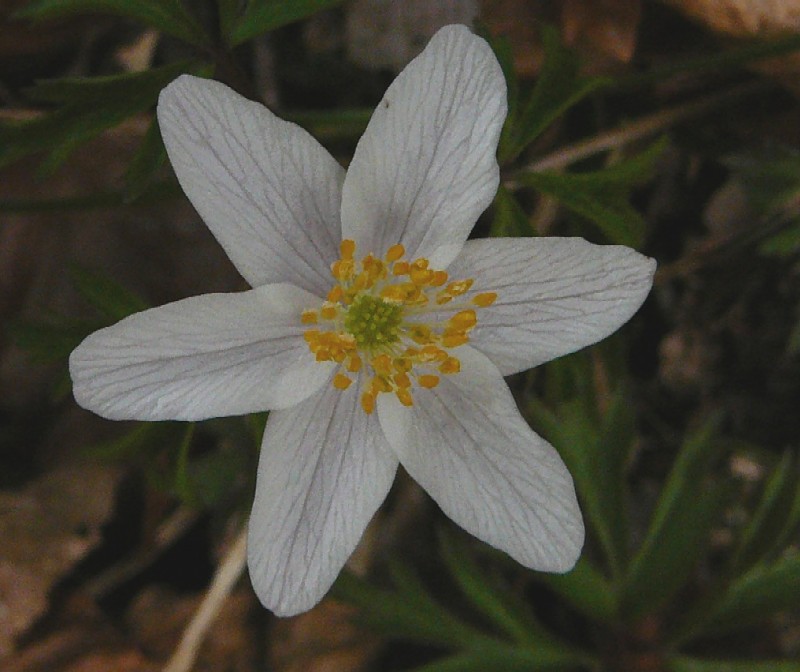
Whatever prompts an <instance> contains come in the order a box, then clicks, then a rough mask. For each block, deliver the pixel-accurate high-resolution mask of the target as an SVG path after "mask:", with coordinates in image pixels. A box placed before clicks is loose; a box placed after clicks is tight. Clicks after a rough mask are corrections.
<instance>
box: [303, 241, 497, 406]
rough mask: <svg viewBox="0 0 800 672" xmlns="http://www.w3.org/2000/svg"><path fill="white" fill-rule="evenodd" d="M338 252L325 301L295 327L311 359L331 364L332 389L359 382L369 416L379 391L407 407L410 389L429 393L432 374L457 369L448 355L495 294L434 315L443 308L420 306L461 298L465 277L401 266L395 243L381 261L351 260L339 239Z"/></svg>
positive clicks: (407, 263) (405, 262) (349, 245)
mask: <svg viewBox="0 0 800 672" xmlns="http://www.w3.org/2000/svg"><path fill="white" fill-rule="evenodd" d="M340 252H341V258H340V259H338V260H336V261H335V262H334V263H333V264H331V274H332V276H333V279H334V283H333V286H332V287H331V289H330V291H329V292H328V294H327V297H326V299H327V300H326V301H324V302H322V304H321V305H320V306H319V307H318V308H317V309H316V310H303V311H302V312H301V314H300V320H301V323H302V324H304V325H309V326H311V328H309V329H307V330H306V331H305V333H304V334H303V338H304V339H305V341H306V343H307V344H308V348H309V350H310V351H311V353H312V354H313V355H314V357H315V358H316V360H317V361H320V362H335V363H336V364H337V365H338V370H337V371H336V373H335V374H334V376H333V380H332V385H333V387H334V388H335V389H337V390H346V389H348V388H349V387H350V386H351V385H352V383H353V380H354V377H355V375H365V376H367V379H366V382H364V383H362V389H363V392H362V393H361V397H360V401H361V407H362V409H363V410H364V412H365V413H367V414H370V413H373V412H374V411H375V404H376V403H377V398H378V395H380V394H386V393H394V394H395V396H396V397H397V399H398V401H399V402H400V403H401V404H403V405H405V406H412V405H413V403H414V400H413V391H414V388H421V389H432V388H434V387H436V386H437V385H439V383H440V381H441V378H440V376H442V375H453V374H457V373H458V372H459V371H460V370H461V362H460V361H459V359H458V357H455V356H453V355H452V354H451V353H450V349H451V348H457V347H459V346H461V345H464V344H465V343H468V342H469V340H470V339H469V334H470V332H471V330H472V329H473V328H474V327H475V326H476V324H477V323H478V312H477V310H476V309H478V310H479V309H480V308H484V307H486V306H489V305H491V304H492V303H493V302H494V301H495V300H496V299H497V294H496V293H495V292H483V293H481V294H476V295H474V296H473V297H471V299H470V300H469V302H468V303H467V305H465V302H464V301H463V300H458V301H455V303H454V304H453V308H452V310H451V311H449V312H450V314H449V315H446V316H445V317H442V315H443V313H444V312H445V311H446V310H447V309H446V308H437V309H436V310H428V309H427V308H426V307H427V306H429V305H433V304H434V303H435V305H436V306H445V305H446V304H448V303H450V302H451V301H453V300H454V299H456V298H457V297H460V296H461V295H463V294H465V293H466V292H467V291H469V290H470V288H471V287H472V284H473V280H472V279H471V278H465V279H456V280H451V279H450V277H449V275H448V273H447V272H446V271H443V270H437V269H434V268H430V262H429V260H428V259H425V258H424V257H419V258H416V259H410V260H409V259H407V258H405V248H404V247H403V245H400V244H398V245H392V246H391V247H390V248H389V249H388V250H386V253H385V254H384V255H383V257H377V256H375V255H374V254H371V253H370V254H366V255H365V256H363V257H361V258H360V260H357V259H356V258H355V252H356V244H355V242H354V241H352V240H343V241H342V243H341V245H340ZM470 305H471V306H473V307H469V306H470ZM420 369H421V370H422V371H420ZM362 370H363V374H362V373H361V372H362ZM354 374H355V375H354Z"/></svg>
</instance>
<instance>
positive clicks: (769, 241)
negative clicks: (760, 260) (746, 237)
mask: <svg viewBox="0 0 800 672" xmlns="http://www.w3.org/2000/svg"><path fill="white" fill-rule="evenodd" d="M758 251H759V252H761V254H763V255H766V256H775V257H789V256H792V255H795V254H797V253H798V252H800V219H797V218H794V219H790V220H787V222H786V224H785V225H784V226H783V227H782V228H781V230H780V231H778V232H777V233H776V234H774V235H772V236H769V237H768V238H766V239H764V240H763V241H762V242H761V244H760V245H759V246H758Z"/></svg>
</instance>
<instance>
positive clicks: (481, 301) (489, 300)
mask: <svg viewBox="0 0 800 672" xmlns="http://www.w3.org/2000/svg"><path fill="white" fill-rule="evenodd" d="M496 300H497V292H484V293H483V294H476V295H475V296H473V297H472V303H474V304H475V305H476V306H480V307H481V308H486V306H491V305H492V304H493V303H494V302H495V301H496Z"/></svg>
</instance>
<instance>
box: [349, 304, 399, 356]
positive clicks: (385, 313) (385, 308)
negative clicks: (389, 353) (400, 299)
mask: <svg viewBox="0 0 800 672" xmlns="http://www.w3.org/2000/svg"><path fill="white" fill-rule="evenodd" d="M402 322H403V309H402V308H401V307H400V305H399V304H396V303H389V302H388V301H384V300H383V299H380V298H378V297H376V296H372V295H371V294H361V295H359V296H356V297H355V299H353V303H351V304H350V307H349V308H348V310H347V313H346V314H345V316H344V328H345V331H346V332H347V333H348V334H351V335H352V336H353V338H354V339H355V340H356V346H358V347H359V348H363V349H367V350H369V349H375V348H376V347H378V346H383V345H391V344H392V343H396V342H397V341H398V340H399V339H400V325H401V324H402Z"/></svg>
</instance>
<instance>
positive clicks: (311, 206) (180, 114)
mask: <svg viewBox="0 0 800 672" xmlns="http://www.w3.org/2000/svg"><path fill="white" fill-rule="evenodd" d="M158 123H159V126H160V127H161V134H162V136H163V137H164V144H165V145H166V147H167V152H168V153H169V158H170V161H171V162H172V167H173V168H174V169H175V174H176V175H177V176H178V180H179V182H180V183H181V187H183V190H184V191H185V192H186V195H187V196H188V197H189V200H191V202H192V204H193V205H194V207H195V208H196V209H197V211H198V212H199V213H200V216H201V217H202V218H203V220H204V221H205V223H206V224H207V225H208V227H209V228H210V229H211V231H212V233H213V234H214V235H215V236H216V237H217V240H219V242H220V243H221V244H222V246H223V247H224V248H225V251H226V252H227V254H228V256H229V257H230V258H231V261H233V263H234V264H235V265H236V268H237V269H239V272H240V273H241V274H242V276H243V277H244V278H245V280H247V282H249V283H250V285H252V286H253V287H257V286H259V285H265V284H268V283H272V282H291V283H292V284H294V285H297V286H298V287H302V288H304V289H307V290H309V291H312V292H315V293H317V294H322V295H324V294H325V293H326V292H327V291H328V289H330V284H331V281H330V270H329V268H330V264H331V262H333V261H335V260H336V259H337V258H338V256H339V241H340V231H341V227H340V224H339V212H340V201H341V185H342V181H343V179H344V170H343V169H342V168H341V166H339V164H338V163H336V161H335V160H334V159H333V158H332V157H331V156H330V154H328V152H327V151H325V149H323V147H322V146H321V145H320V144H319V143H318V142H317V141H316V140H314V138H312V137H311V136H310V135H309V134H308V133H306V132H305V131H304V130H303V129H302V128H300V127H299V126H296V125H295V124H292V123H289V122H286V121H283V120H281V119H278V118H277V117H276V116H275V115H274V114H272V113H271V112H270V111H269V110H267V109H266V108H265V107H264V106H263V105H259V104H258V103H254V102H252V101H250V100H247V99H246V98H243V97H242V96H240V95H239V94H238V93H236V92H234V91H232V90H231V89H229V88H228V87H227V86H225V85H223V84H220V83H219V82H214V81H211V80H207V79H200V78H197V77H192V76H190V75H182V76H181V77H179V78H178V79H176V80H175V81H174V82H172V83H171V84H170V85H169V86H167V87H166V88H165V89H164V90H163V91H162V92H161V96H160V97H159V101H158Z"/></svg>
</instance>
